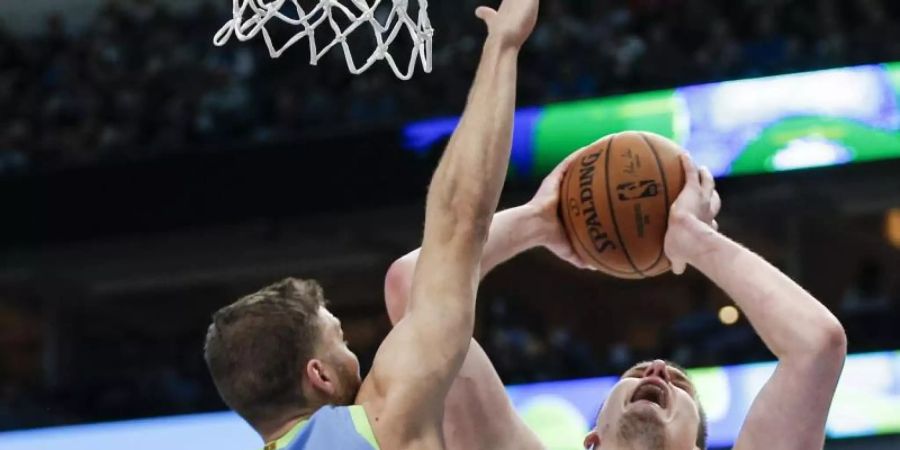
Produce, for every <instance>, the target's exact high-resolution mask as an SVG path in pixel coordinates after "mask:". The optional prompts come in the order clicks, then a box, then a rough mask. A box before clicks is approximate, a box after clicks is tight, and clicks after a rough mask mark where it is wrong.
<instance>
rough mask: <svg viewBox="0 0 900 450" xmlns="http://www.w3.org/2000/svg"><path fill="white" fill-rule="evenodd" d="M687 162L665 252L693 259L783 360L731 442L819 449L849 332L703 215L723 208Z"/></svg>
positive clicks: (678, 263) (676, 264) (680, 260)
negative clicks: (709, 223) (715, 227)
mask: <svg viewBox="0 0 900 450" xmlns="http://www.w3.org/2000/svg"><path fill="white" fill-rule="evenodd" d="M684 164H685V172H686V176H687V184H686V185H685V193H683V194H682V197H679V199H678V201H676V203H675V204H674V205H673V206H672V212H671V217H670V221H669V231H668V233H667V235H666V254H667V256H669V258H670V259H671V260H672V262H673V268H676V269H679V268H683V267H684V264H690V265H692V266H694V267H696V268H697V269H698V270H700V271H701V272H703V274H705V275H706V276H707V277H709V279H711V280H712V281H713V282H715V283H716V284H717V285H718V286H719V287H721V288H722V289H723V290H724V291H725V292H726V293H727V294H728V295H729V296H730V297H731V298H732V299H733V300H734V301H735V303H737V305H738V306H739V307H740V308H741V309H742V310H743V311H744V314H746V315H747V318H748V320H749V321H750V324H751V325H753V328H754V329H755V330H756V332H757V334H759V336H760V337H761V338H762V340H763V342H765V344H766V346H767V347H768V348H769V350H771V351H772V353H774V354H775V356H776V357H777V358H778V366H777V368H776V369H775V373H774V374H773V375H772V378H770V379H769V380H768V382H767V383H766V384H765V386H764V387H763V389H762V391H761V392H760V394H759V396H757V398H756V400H755V401H754V402H753V405H752V406H751V408H750V412H749V414H748V416H747V418H746V421H745V422H744V426H743V427H742V429H741V433H740V435H739V436H738V440H737V442H736V444H735V447H734V448H735V449H750V450H755V449H767V450H768V449H814V448H822V446H823V444H824V439H825V433H824V429H825V419H826V418H827V416H828V409H829V407H830V406H831V400H832V397H833V396H834V391H835V389H836V387H837V382H838V378H839V377H840V374H841V369H842V368H843V364H844V358H845V356H846V351H847V350H846V347H847V338H846V336H845V334H844V330H843V328H842V327H841V324H840V323H839V322H838V320H837V319H836V318H835V317H834V315H832V314H831V312H829V311H828V309H826V308H825V306H823V305H822V304H821V303H819V302H818V301H817V300H816V299H815V298H813V296H812V295H810V294H809V293H808V292H806V291H805V290H804V289H803V288H802V287H800V286H799V285H797V283H795V282H794V281H793V280H791V279H790V278H788V277H787V276H786V275H785V274H783V273H781V272H780V271H779V270H778V269H776V268H775V267H774V266H772V265H771V264H769V263H768V262H766V261H765V260H764V259H763V258H761V257H759V256H758V255H756V254H755V253H753V252H751V251H750V250H747V249H746V248H744V247H743V246H741V245H740V244H737V243H735V242H734V241H732V240H730V239H728V238H727V237H725V236H723V235H722V234H720V233H718V232H716V231H715V230H714V229H713V228H712V227H711V226H709V225H707V224H706V223H704V221H703V220H702V216H703V215H704V214H706V213H707V212H708V211H710V210H711V209H716V210H717V209H718V205H716V204H715V203H717V196H716V195H715V190H714V185H713V179H712V176H710V175H709V172H708V171H706V170H700V171H698V170H697V168H696V167H695V166H694V165H693V163H691V162H690V161H689V160H685V161H684Z"/></svg>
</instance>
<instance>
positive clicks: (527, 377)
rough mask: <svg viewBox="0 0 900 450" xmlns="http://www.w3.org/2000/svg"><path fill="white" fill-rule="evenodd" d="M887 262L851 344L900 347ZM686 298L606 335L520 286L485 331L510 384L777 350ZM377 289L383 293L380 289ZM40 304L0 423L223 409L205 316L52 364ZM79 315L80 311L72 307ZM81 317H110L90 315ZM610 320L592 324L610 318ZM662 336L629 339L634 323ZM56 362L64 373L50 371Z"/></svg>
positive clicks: (852, 322)
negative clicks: (660, 316) (526, 298)
mask: <svg viewBox="0 0 900 450" xmlns="http://www.w3.org/2000/svg"><path fill="white" fill-rule="evenodd" d="M886 270H887V268H886V266H885V265H883V264H881V263H879V262H878V261H875V260H865V261H862V263H861V264H860V265H859V267H858V270H857V272H856V274H855V275H854V278H853V279H852V282H851V283H850V284H849V285H848V286H847V288H846V289H845V291H844V292H843V294H842V295H841V300H840V301H839V303H838V304H836V305H833V308H832V309H833V312H834V313H835V314H836V315H837V316H838V317H839V319H840V320H841V322H842V323H843V325H844V327H845V329H846V331H847V334H848V336H849V339H850V341H849V342H850V348H849V350H850V352H851V353H859V352H866V351H879V350H895V349H898V348H900V333H898V332H897V329H896V323H898V321H900V279H897V277H895V276H892V275H891V274H889V273H887V272H886ZM686 294H687V295H688V298H689V300H688V302H687V303H689V304H690V306H689V307H688V308H687V310H686V312H685V313H684V314H681V315H680V316H678V317H677V318H676V319H675V320H673V321H671V322H670V323H667V324H664V325H663V326H661V327H660V329H659V330H655V329H653V327H652V326H650V325H648V324H647V323H634V324H630V325H629V326H628V327H627V328H626V330H625V332H624V333H622V334H621V335H619V336H617V337H615V338H614V339H612V340H609V341H607V342H598V341H596V340H592V339H590V338H588V337H586V336H584V335H583V334H584V333H578V332H577V331H575V328H576V327H574V326H573V325H574V324H566V323H555V324H554V323H552V321H548V320H547V317H546V315H543V314H541V313H540V312H538V311H535V310H533V309H532V308H530V307H529V306H528V304H527V303H524V302H522V301H520V300H519V299H516V298H512V297H494V298H488V299H482V300H480V302H483V303H485V304H486V305H488V307H487V308H485V309H484V310H483V314H484V315H483V317H482V325H481V326H480V327H479V341H480V342H481V344H482V346H483V347H484V349H485V351H486V352H487V354H488V355H489V356H490V358H491V361H492V362H493V364H494V366H495V367H496V369H497V371H498V373H499V374H500V376H501V378H502V380H503V381H504V383H506V384H522V383H533V382H539V381H548V380H562V379H574V378H590V377H597V376H604V375H615V374H620V373H622V372H624V370H626V369H627V368H628V367H630V366H631V365H633V364H634V363H635V362H637V361H641V360H647V359H653V358H666V359H669V360H672V361H676V362H678V363H679V364H682V365H684V366H687V367H708V366H717V365H731V364H742V363H748V362H755V361H769V360H772V359H773V356H772V354H771V353H770V352H769V350H767V349H766V347H765V346H764V344H763V343H762V341H761V340H760V339H759V337H758V336H757V335H756V334H755V332H754V331H753V329H752V327H751V325H750V323H749V322H748V321H747V319H746V318H744V317H741V318H739V319H738V320H737V322H736V323H733V324H726V323H724V322H723V321H722V320H721V319H720V316H719V310H720V307H721V306H722V305H724V304H726V303H730V301H729V300H727V299H725V298H724V297H723V295H724V294H722V293H721V292H718V291H717V290H716V288H715V287H714V286H713V285H711V284H710V283H708V282H706V281H702V280H699V279H698V280H697V281H696V282H694V283H693V284H692V287H691V288H690V289H689V291H688V292H686ZM373 301H376V300H374V299H373ZM338 315H340V316H342V318H343V319H344V320H343V322H344V328H345V331H346V332H347V333H348V339H349V341H350V346H351V348H352V349H353V350H354V352H356V354H357V355H358V356H359V359H360V363H361V371H362V373H367V372H368V370H369V368H370V367H371V363H372V360H373V359H374V356H375V353H376V351H377V349H378V347H379V345H380V344H381V341H382V340H383V338H384V336H385V335H386V334H387V332H388V331H389V330H390V326H389V323H388V322H387V319H386V317H385V316H384V314H382V312H381V311H380V310H379V311H377V312H376V311H371V312H366V313H360V312H359V311H357V312H356V313H355V314H349V315H345V314H343V313H341V312H339V313H338ZM46 319H47V318H46V317H42V316H41V314H40V313H35V312H33V311H32V312H30V313H29V312H27V308H26V309H19V310H18V311H16V310H15V309H9V308H6V307H3V306H2V305H0V325H3V327H2V328H0V350H2V351H0V431H2V430H8V429H16V428H27V427H34V426H48V425H60V424H67V423H79V422H91V421H109V420H119V419H128V418H137V417H151V416H161V415H171V414H186V413H194V412H201V411H217V410H221V409H222V408H223V407H224V406H223V405H222V403H221V401H220V400H219V397H218V395H217V393H216V391H215V389H214V387H213V385H212V383H211V380H210V379H209V375H208V373H207V370H206V366H205V363H204V362H203V359H202V352H201V351H200V348H201V347H202V340H203V332H204V331H205V330H204V329H203V326H202V325H200V324H198V325H197V326H196V327H193V328H192V331H191V333H189V334H173V335H167V336H163V337H160V336H156V337H150V336H141V335H139V334H133V333H127V334H126V333H122V332H109V331H106V332H105V331H103V330H102V328H103V327H102V325H99V326H100V328H101V330H100V331H98V330H94V331H90V329H88V328H85V329H84V330H81V331H78V330H77V329H76V328H72V327H69V328H70V329H69V330H68V331H67V332H68V333H71V334H70V335H67V337H65V338H64V341H65V342H66V343H67V346H68V347H69V349H70V351H72V352H74V353H71V354H70V356H69V357H68V358H65V361H66V362H64V364H65V367H58V366H57V367H55V368H51V367H48V364H49V365H50V366H53V365H58V364H59V363H50V361H53V359H54V356H53V354H52V351H51V348H50V347H52V345H49V344H48V343H47V342H46V339H47V338H48V335H47V334H46V330H47V329H48V327H49V326H51V325H49V322H46ZM68 320H72V319H68ZM82 320H84V321H86V322H85V323H91V322H94V321H96V322H97V323H101V324H102V321H100V320H98V319H96V318H92V316H85V317H84V318H82ZM606 325H607V324H605V323H604V322H602V321H599V322H597V323H596V324H595V326H596V327H605V326H606ZM638 329H641V330H642V333H641V334H646V333H649V335H652V336H654V337H653V339H652V340H651V341H649V342H643V343H637V342H633V341H631V340H630V338H629V337H628V336H629V335H633V334H634V333H633V331H634V330H638ZM52 372H57V373H59V374H61V375H55V376H54V375H48V374H49V373H52Z"/></svg>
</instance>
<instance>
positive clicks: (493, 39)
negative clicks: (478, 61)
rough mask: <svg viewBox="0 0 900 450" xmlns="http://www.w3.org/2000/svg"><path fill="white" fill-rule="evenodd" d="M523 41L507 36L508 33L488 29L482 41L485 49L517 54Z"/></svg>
mask: <svg viewBox="0 0 900 450" xmlns="http://www.w3.org/2000/svg"><path fill="white" fill-rule="evenodd" d="M524 43H525V42H524V41H521V42H520V40H518V39H515V38H513V37H512V36H509V34H508V33H504V32H499V31H497V32H495V31H489V32H488V35H487V38H486V39H485V41H484V48H485V51H488V50H497V51H498V52H499V53H502V54H511V55H514V56H518V54H519V50H521V49H522V45H523V44H524Z"/></svg>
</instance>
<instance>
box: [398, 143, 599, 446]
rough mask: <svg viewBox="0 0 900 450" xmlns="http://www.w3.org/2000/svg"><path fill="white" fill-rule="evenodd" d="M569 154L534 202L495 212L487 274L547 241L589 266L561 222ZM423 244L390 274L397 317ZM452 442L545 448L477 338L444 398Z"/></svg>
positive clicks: (483, 267) (486, 250)
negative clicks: (561, 198) (562, 188)
mask: <svg viewBox="0 0 900 450" xmlns="http://www.w3.org/2000/svg"><path fill="white" fill-rule="evenodd" d="M570 160H571V158H570V159H567V160H566V161H564V162H563V163H561V164H559V166H557V168H556V169H555V170H554V171H553V172H552V173H550V175H548V176H547V178H545V179H544V182H543V183H542V184H541V187H540V189H539V190H538V192H537V194H535V196H534V198H533V199H531V201H529V202H528V203H526V204H524V205H521V206H517V207H515V208H511V209H507V210H505V211H502V212H499V213H497V214H495V215H494V219H493V221H492V222H491V227H490V232H489V233H488V237H487V242H486V243H485V246H484V251H483V254H482V258H481V276H482V277H484V276H485V275H486V274H487V273H488V272H490V271H491V270H492V269H493V268H494V267H496V266H497V265H499V264H502V263H503V262H505V261H507V260H509V259H511V258H512V257H514V256H516V255H517V254H519V253H521V252H523V251H525V250H528V249H530V248H533V247H538V246H544V247H546V248H548V249H550V250H551V251H553V252H554V253H556V254H557V255H558V256H560V257H561V258H563V259H565V260H567V261H569V262H570V263H572V264H574V265H576V266H579V267H584V263H583V262H582V261H581V260H580V259H579V258H578V257H577V256H576V255H575V253H574V252H573V251H572V248H571V245H570V244H569V241H568V238H567V237H566V236H565V233H564V231H563V228H562V224H561V223H560V220H559V217H558V214H557V209H558V199H559V186H560V182H561V180H562V175H563V172H564V170H565V168H566V166H567V165H568V162H569V161H570ZM419 253H420V251H419V250H415V251H412V252H410V253H409V254H407V255H405V256H403V257H402V258H400V259H398V260H397V261H395V262H394V264H392V265H391V268H390V269H389V270H388V273H387V275H386V276H385V286H384V300H385V305H386V306H387V310H388V315H389V316H390V318H391V323H394V324H396V323H398V322H399V321H400V320H401V319H402V318H403V316H404V314H405V313H406V308H407V305H408V304H409V299H410V292H411V290H412V281H413V273H414V271H415V269H416V264H417V262H418V259H419ZM444 433H445V438H446V444H447V448H448V449H450V450H456V449H466V450H478V449H490V450H503V449H516V450H528V449H541V448H543V446H542V444H541V442H540V440H539V439H538V437H537V435H535V434H534V432H533V431H531V429H529V428H528V426H527V425H525V423H524V422H523V421H522V419H521V418H520V417H519V415H518V414H517V413H516V411H515V409H514V408H513V406H512V403H511V402H510V400H509V397H508V396H507V393H506V389H505V388H504V386H503V383H502V382H501V380H500V376H499V375H498V374H497V371H496V370H495V369H494V366H493V364H491V361H490V359H489V358H488V356H487V354H485V352H484V350H483V349H482V348H481V346H480V345H479V344H478V343H477V342H476V341H475V340H474V339H472V340H471V342H470V344H469V351H468V353H467V354H466V358H465V361H464V362H463V365H462V368H461V369H460V371H459V374H458V375H457V377H456V380H454V382H453V385H452V386H451V388H450V391H449V393H448V394H447V399H446V401H445V402H444Z"/></svg>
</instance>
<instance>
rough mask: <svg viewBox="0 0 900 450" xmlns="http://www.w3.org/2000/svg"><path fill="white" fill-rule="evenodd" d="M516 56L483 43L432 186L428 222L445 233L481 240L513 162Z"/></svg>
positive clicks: (494, 43)
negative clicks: (463, 106) (466, 98)
mask: <svg viewBox="0 0 900 450" xmlns="http://www.w3.org/2000/svg"><path fill="white" fill-rule="evenodd" d="M517 58H518V49H517V48H514V47H510V46H506V45H501V44H500V43H499V42H498V41H497V40H496V39H493V38H491V37H489V38H488V39H487V41H486V42H485V45H484V50H483V53H482V57H481V62H480V64H479V67H478V71H477V73H476V76H475V81H474V83H473V86H472V89H471V92H470V95H469V102H468V105H467V106H466V110H465V112H464V113H463V116H462V119H461V120H460V123H459V126H458V127H457V129H456V131H455V132H454V134H453V136H452V137H451V138H450V142H449V143H448V145H447V149H446V150H445V152H444V156H443V158H442V161H441V164H440V165H439V166H438V169H437V170H436V171H435V174H434V178H433V181H432V184H431V188H430V190H429V195H428V205H429V208H427V211H426V222H429V221H431V222H432V223H433V224H434V226H433V227H431V228H432V229H435V230H436V231H438V232H439V233H441V234H442V235H445V236H446V235H449V234H451V233H453V231H454V230H461V232H465V233H471V234H472V236H470V238H471V240H472V241H473V244H476V242H474V241H477V244H478V245H481V244H483V239H484V236H485V234H486V233H487V231H488V226H489V224H490V221H491V215H492V214H493V212H494V210H496V208H497V203H498V200H499V198H500V190H501V188H502V186H503V182H504V179H505V176H506V169H507V166H508V163H509V152H510V147H511V144H512V126H513V111H514V109H515V95H516V74H517V68H516V64H517ZM425 238H426V241H427V239H428V238H429V236H426V237H425Z"/></svg>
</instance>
